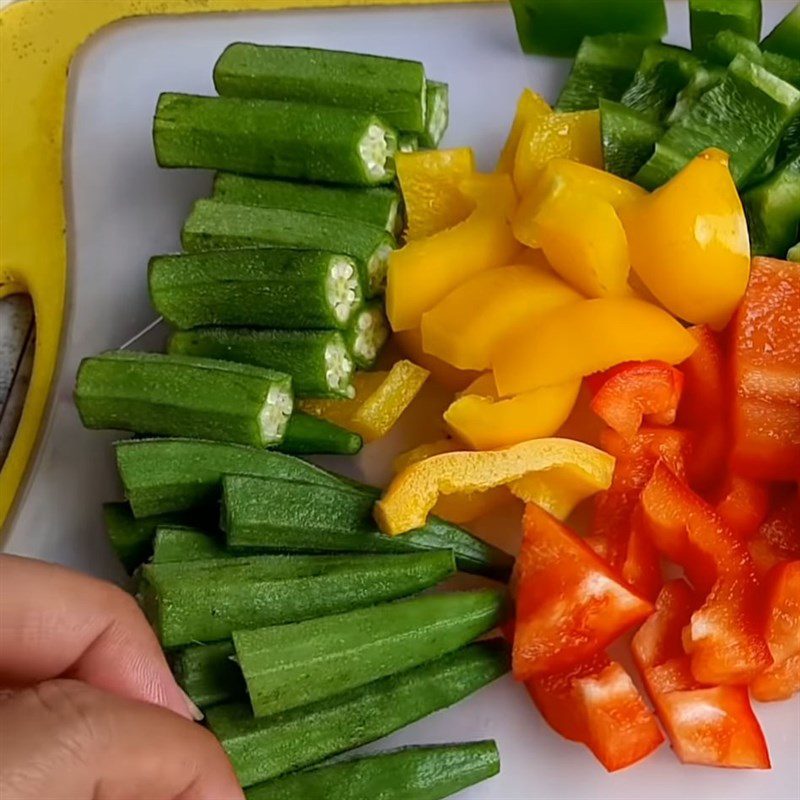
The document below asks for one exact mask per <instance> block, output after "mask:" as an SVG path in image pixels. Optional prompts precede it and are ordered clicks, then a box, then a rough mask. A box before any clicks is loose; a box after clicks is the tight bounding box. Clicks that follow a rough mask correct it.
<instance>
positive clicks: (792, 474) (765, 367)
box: [731, 258, 800, 481]
mask: <svg viewBox="0 0 800 800" xmlns="http://www.w3.org/2000/svg"><path fill="white" fill-rule="evenodd" d="M798 320H800V264H795V263H793V262H790V261H778V260H777V259H772V258H756V259H753V263H752V268H751V271H750V283H749V285H748V287H747V292H746V293H745V296H744V299H743V300H742V303H741V305H740V306H739V309H738V311H737V312H736V316H735V317H734V320H733V352H732V362H733V378H734V394H733V420H732V423H733V424H732V427H733V449H732V453H731V464H732V466H733V468H734V469H735V470H736V472H738V473H740V474H742V475H748V476H750V477H753V478H756V479H759V480H775V481H781V480H786V481H791V480H797V479H798V478H800V389H799V388H798V387H800V324H798Z"/></svg>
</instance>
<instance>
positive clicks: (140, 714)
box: [0, 680, 244, 800]
mask: <svg viewBox="0 0 800 800" xmlns="http://www.w3.org/2000/svg"><path fill="white" fill-rule="evenodd" d="M0 752H2V754H3V769H2V771H1V772H0V797H2V798H3V800H41V798H45V797H52V798H55V797H58V798H59V800H143V798H146V800H243V797H244V795H243V794H242V791H241V789H240V788H239V784H238V782H237V780H236V776H235V775H234V773H233V769H232V768H231V765H230V762H229V761H228V759H227V757H226V756H225V753H224V752H223V750H222V748H221V747H220V745H219V743H218V742H217V741H216V739H214V737H213V736H212V735H211V734H210V733H209V732H208V731H207V730H206V729H205V728H203V727H201V726H200V725H197V724H196V723H192V722H189V721H187V720H185V719H182V718H181V717H179V716H177V715H176V714H173V713H172V712H171V711H167V710H165V709H163V708H158V707H157V706H154V705H151V704H149V703H141V702H137V701H134V700H128V699H125V698H122V697H118V696H116V695H112V694H109V693H107V692H104V691H101V690H99V689H95V688H94V687H91V686H88V685H87V684H84V683H80V682H79V681H72V680H54V681H47V682H45V683H42V684H40V685H39V686H36V687H34V688H30V689H23V690H21V691H19V692H17V693H16V694H15V695H14V696H13V697H12V698H11V699H8V700H5V701H3V702H2V703H0Z"/></svg>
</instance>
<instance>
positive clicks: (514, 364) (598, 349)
mask: <svg viewBox="0 0 800 800" xmlns="http://www.w3.org/2000/svg"><path fill="white" fill-rule="evenodd" d="M696 346H697V342H696V340H695V339H694V337H693V336H692V335H691V334H690V333H689V332H688V331H687V330H686V329H685V328H684V327H683V326H682V325H681V324H680V323H679V322H678V321H677V320H676V319H674V318H673V317H672V316H670V315H669V314H668V313H667V312H666V311H664V310H663V309H661V308H659V307H658V306H654V305H652V304H651V303H646V302H645V301H644V300H638V299H635V298H622V297H613V298H612V297H609V298H601V299H597V300H582V301H581V302H579V303H573V304H571V305H568V306H565V307H564V308H560V309H558V310H556V311H552V312H550V313H549V314H547V315H546V316H544V317H542V318H540V319H538V320H536V321H535V322H533V323H525V324H524V325H521V326H519V327H517V328H516V329H515V330H514V331H512V332H511V333H510V334H509V335H508V336H507V337H506V338H505V339H504V340H503V341H502V342H501V343H500V344H499V345H498V347H497V349H496V351H495V354H494V358H493V363H494V378H495V381H496V383H497V389H498V391H499V393H500V396H501V397H505V396H507V395H512V394H519V393H520V392H529V391H531V390H532V389H537V388H539V387H540V386H552V385H554V384H558V383H566V382H567V381H569V380H573V379H574V378H580V377H581V376H584V375H591V374H592V373H593V372H599V371H601V370H604V369H608V368H609V367H613V366H615V365H616V364H621V363H622V362H624V361H646V360H649V359H657V360H660V361H666V362H667V363H669V364H678V363H679V362H681V361H683V360H685V359H686V358H688V357H689V356H690V355H691V354H692V352H694V350H695V348H696Z"/></svg>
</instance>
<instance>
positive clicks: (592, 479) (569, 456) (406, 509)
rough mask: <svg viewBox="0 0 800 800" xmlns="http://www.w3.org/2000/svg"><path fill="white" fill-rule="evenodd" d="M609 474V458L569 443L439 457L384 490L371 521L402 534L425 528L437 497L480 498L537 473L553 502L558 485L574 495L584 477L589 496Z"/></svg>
mask: <svg viewBox="0 0 800 800" xmlns="http://www.w3.org/2000/svg"><path fill="white" fill-rule="evenodd" d="M613 471H614V458H613V457H612V456H610V455H608V453H604V452H603V451H602V450H598V449H597V448H595V447H591V446H590V445H588V444H583V443H582V442H574V441H572V440H570V439H536V440H534V441H531V442H522V443H520V444H517V445H514V446H513V447H509V448H506V449H505V450H488V451H484V452H458V453H443V454H442V455H438V456H432V457H431V458H427V459H425V460H424V461H420V462H419V463H417V464H413V465H412V466H410V467H408V468H406V469H405V470H403V472H401V473H400V474H399V475H397V476H396V477H395V478H394V480H393V481H392V482H391V484H390V485H389V488H388V489H387V490H386V492H385V493H384V495H383V497H382V498H381V499H380V500H379V501H378V502H377V503H376V505H375V519H376V520H377V522H378V525H379V527H380V529H381V530H382V531H383V532H384V533H387V534H389V535H392V536H394V535H396V534H399V533H405V532H406V531H410V530H413V529H414V528H419V527H421V526H422V525H424V524H425V520H426V517H427V515H428V512H429V511H430V510H431V509H432V508H433V507H434V505H435V504H436V501H437V500H438V498H439V496H440V495H449V494H454V493H457V492H458V493H463V492H483V491H486V490H488V489H492V488H494V487H495V486H505V485H508V484H512V491H514V487H513V484H514V482H515V481H519V480H520V479H521V478H524V477H525V476H527V475H530V474H534V473H536V474H538V473H541V475H542V477H541V485H542V486H548V487H549V489H550V491H551V492H552V494H553V496H554V497H557V495H558V493H559V482H560V481H563V480H564V478H565V476H568V477H569V481H568V486H567V487H566V489H567V492H568V493H569V494H574V488H573V485H574V482H575V481H574V475H575V474H583V475H585V482H586V485H589V484H593V485H594V486H595V491H600V490H602V489H605V488H607V487H608V486H609V485H610V483H611V476H612V474H613Z"/></svg>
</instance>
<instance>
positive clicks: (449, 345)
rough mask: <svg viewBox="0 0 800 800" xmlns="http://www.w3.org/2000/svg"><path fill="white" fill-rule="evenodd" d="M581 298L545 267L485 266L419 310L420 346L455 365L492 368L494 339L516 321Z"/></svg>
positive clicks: (498, 339) (482, 368)
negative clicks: (424, 310)
mask: <svg viewBox="0 0 800 800" xmlns="http://www.w3.org/2000/svg"><path fill="white" fill-rule="evenodd" d="M581 299H582V298H581V296H580V295H579V294H578V293H577V292H576V291H575V290H574V289H572V288H571V287H570V286H568V285H567V284H566V283H564V281H562V280H561V279H560V278H559V277H558V276H557V275H556V274H555V273H554V272H553V271H552V270H551V269H550V268H549V267H545V268H537V267H534V266H532V265H530V264H514V265H511V266H507V267H497V268H495V269H489V270H485V271H484V272H479V273H478V274H477V275H473V277H471V278H470V279H469V280H467V281H465V282H464V283H462V284H461V285H460V286H458V287H456V288H455V289H453V291H452V292H450V294H448V295H447V296H446V297H445V298H444V299H442V300H441V301H440V302H439V303H437V304H436V305H435V306H434V307H433V308H432V309H431V310H430V311H426V312H425V314H423V315H422V346H423V347H424V349H425V352H426V353H430V354H431V355H433V356H436V357H437V358H441V359H442V360H443V361H446V362H447V363H448V364H452V365H453V366H454V367H458V368H459V369H475V370H485V369H490V368H491V366H492V363H491V355H492V352H493V351H494V349H495V347H496V346H497V343H498V341H500V340H501V339H502V338H503V337H504V336H505V335H506V334H507V333H508V332H509V331H510V330H513V329H514V328H515V327H516V326H517V325H519V323H521V322H523V321H524V320H526V319H534V318H536V317H540V316H542V314H545V313H547V312H548V311H551V310H553V309H554V308H560V307H561V306H564V305H567V304H568V303H575V302H577V301H578V300H581Z"/></svg>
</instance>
